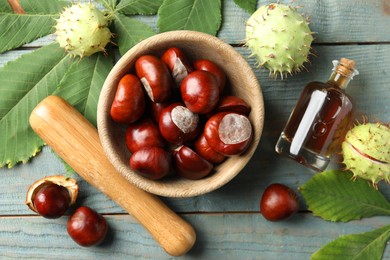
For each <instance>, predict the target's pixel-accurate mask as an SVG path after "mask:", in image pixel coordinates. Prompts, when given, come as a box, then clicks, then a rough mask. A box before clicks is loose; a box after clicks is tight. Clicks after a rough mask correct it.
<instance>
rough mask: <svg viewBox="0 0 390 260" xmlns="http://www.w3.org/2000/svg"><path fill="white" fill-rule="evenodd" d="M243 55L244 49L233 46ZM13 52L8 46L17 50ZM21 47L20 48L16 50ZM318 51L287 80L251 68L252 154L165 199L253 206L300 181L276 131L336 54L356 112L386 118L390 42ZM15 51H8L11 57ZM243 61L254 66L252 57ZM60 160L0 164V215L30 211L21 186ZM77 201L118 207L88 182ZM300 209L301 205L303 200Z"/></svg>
mask: <svg viewBox="0 0 390 260" xmlns="http://www.w3.org/2000/svg"><path fill="white" fill-rule="evenodd" d="M238 50H239V51H240V52H241V53H242V54H243V55H244V56H247V55H249V52H248V51H247V50H246V49H244V48H238ZM19 52H20V51H18V52H16V51H15V52H11V53H10V54H12V53H14V54H15V55H18V54H19ZM21 52H23V53H24V51H21ZM316 52H317V55H318V57H317V58H312V65H310V66H308V69H309V72H302V73H300V74H296V75H294V76H292V77H289V78H288V79H287V80H283V81H281V80H273V79H269V78H268V73H267V72H266V71H263V70H258V69H256V70H255V71H256V74H257V77H258V79H259V81H260V84H261V86H262V90H263V94H264V100H265V105H266V106H265V107H266V109H265V111H266V116H265V120H266V121H265V127H264V132H263V136H262V139H261V142H260V145H259V148H258V149H257V151H256V153H255V155H254V156H253V158H252V160H251V161H250V163H249V164H248V165H247V166H246V167H245V168H244V170H243V171H242V172H241V173H240V174H239V175H238V176H237V177H236V178H235V179H234V180H232V181H231V182H230V183H228V184H227V185H226V186H225V187H222V188H220V189H219V190H217V191H215V192H212V193H210V194H207V195H204V196H199V197H195V198H188V199H165V198H164V201H165V202H167V203H168V204H169V205H170V206H171V207H172V208H173V209H174V210H176V211H179V212H199V211H201V212H210V211H211V212H220V211H258V210H259V206H258V205H259V200H260V197H261V194H262V191H263V190H264V188H265V187H266V186H268V185H269V184H271V183H273V182H276V181H277V182H281V183H284V184H286V185H288V186H290V187H292V188H294V189H296V188H297V187H299V186H300V185H302V184H304V183H305V182H306V181H307V180H308V179H309V178H310V177H311V176H312V175H313V172H311V171H310V170H308V169H307V168H305V167H303V166H301V165H299V164H297V163H295V162H294V161H292V160H289V159H286V158H282V157H280V156H278V155H277V154H276V153H275V152H274V146H275V143H276V141H277V138H278V135H279V134H280V132H281V131H282V129H283V126H284V124H285V122H286V120H287V118H288V116H289V113H290V112H291V110H292V108H293V106H294V104H295V102H296V99H297V98H298V95H299V93H300V91H301V90H302V88H303V87H304V85H306V84H307V83H308V82H309V81H313V80H319V81H326V80H327V78H328V74H329V73H330V70H331V66H332V64H331V60H332V59H338V58H340V57H343V56H345V57H349V58H353V59H356V61H357V68H358V69H359V70H360V75H359V76H356V77H355V79H354V80H353V81H352V82H351V83H350V86H349V87H348V92H349V93H350V94H351V95H352V97H354V98H355V101H356V102H355V103H356V106H357V107H358V110H359V111H358V112H360V113H362V114H366V115H370V116H371V117H372V118H373V120H376V119H378V120H382V121H385V122H388V121H390V103H389V99H390V91H389V90H390V86H389V84H388V78H387V76H386V75H390V67H388V64H390V45H364V46H361V45H351V46H317V47H316ZM2 57H3V56H1V58H0V61H1V60H3V59H2ZM14 57H15V56H12V55H11V56H10V57H9V58H10V59H12V58H14ZM249 63H250V64H251V65H252V66H253V67H254V63H255V62H254V60H253V58H251V59H249ZM64 172H65V170H64V168H63V165H62V164H61V163H60V161H59V160H58V159H57V158H56V156H55V155H54V154H52V153H51V152H50V150H49V149H44V152H43V153H42V154H41V155H39V156H38V157H37V158H34V159H33V160H32V161H31V162H30V163H28V164H25V165H18V166H16V167H15V168H13V169H0V176H1V178H2V181H1V182H0V197H1V198H2V199H1V200H0V215H19V214H20V215H24V214H31V213H32V212H31V211H29V210H28V209H27V207H26V206H25V205H24V199H25V198H24V197H25V193H26V191H27V188H28V186H29V185H30V184H32V183H33V182H34V181H36V180H37V179H40V178H42V177H44V176H45V175H53V174H55V173H64ZM80 185H81V188H80V195H79V199H78V204H80V205H81V204H86V205H90V206H91V207H94V208H96V209H98V210H100V211H102V212H104V213H121V212H123V210H122V209H121V208H119V207H118V206H117V205H116V204H115V203H113V202H112V201H111V200H109V199H108V198H107V197H106V196H104V195H102V194H101V193H100V192H98V191H97V190H96V189H94V188H93V187H91V186H90V185H89V184H88V183H85V182H84V181H80ZM380 188H381V191H382V192H383V193H384V194H385V196H386V197H387V198H388V199H390V187H389V185H386V184H382V185H381V187H380ZM301 202H302V204H303V205H302V209H305V205H304V202H303V200H302V199H301Z"/></svg>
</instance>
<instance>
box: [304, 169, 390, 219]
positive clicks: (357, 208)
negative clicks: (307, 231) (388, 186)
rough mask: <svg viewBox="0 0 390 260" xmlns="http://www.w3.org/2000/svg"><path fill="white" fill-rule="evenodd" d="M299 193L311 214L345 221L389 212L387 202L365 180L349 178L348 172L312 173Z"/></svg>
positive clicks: (389, 205)
mask: <svg viewBox="0 0 390 260" xmlns="http://www.w3.org/2000/svg"><path fill="white" fill-rule="evenodd" d="M300 192H301V193H302V195H303V197H304V198H305V200H306V203H307V204H308V206H309V210H311V211H312V212H313V214H314V215H315V216H319V217H321V218H323V219H325V220H331V221H343V222H347V221H350V220H353V219H361V218H364V217H372V216H377V215H390V203H389V202H388V201H387V200H386V199H385V197H384V196H383V195H382V194H381V193H380V192H379V191H378V190H376V189H374V188H373V187H370V186H369V185H368V182H367V181H365V180H362V179H357V180H354V181H353V180H352V174H351V173H349V172H342V171H327V172H322V173H318V174H316V175H315V176H313V177H312V178H311V179H310V180H309V181H308V182H307V183H306V184H304V185H303V186H302V187H300Z"/></svg>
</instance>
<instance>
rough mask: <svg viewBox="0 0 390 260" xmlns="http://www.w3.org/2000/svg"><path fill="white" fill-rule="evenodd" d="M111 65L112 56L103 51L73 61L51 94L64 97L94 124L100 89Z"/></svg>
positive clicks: (112, 63)
mask: <svg viewBox="0 0 390 260" xmlns="http://www.w3.org/2000/svg"><path fill="white" fill-rule="evenodd" d="M113 66H114V60H113V57H112V56H105V55H104V54H103V53H98V54H95V55H92V56H91V57H88V58H84V59H82V60H81V61H80V62H76V63H73V64H72V65H71V66H70V67H69V70H68V71H67V72H66V74H65V76H64V77H63V79H62V81H61V83H60V85H59V87H58V88H57V90H56V91H55V92H54V93H53V94H54V95H59V96H61V97H63V98H65V99H66V100H67V101H68V102H69V103H70V104H72V105H73V106H74V107H75V108H76V109H77V110H78V111H80V113H81V114H83V115H84V116H85V117H86V118H87V119H88V120H89V121H90V122H91V123H92V124H93V125H95V126H96V116H97V114H96V112H97V103H98V99H99V94H100V90H101V88H102V86H103V83H104V80H105V79H106V77H107V75H108V73H109V72H110V70H111V69H112V67H113Z"/></svg>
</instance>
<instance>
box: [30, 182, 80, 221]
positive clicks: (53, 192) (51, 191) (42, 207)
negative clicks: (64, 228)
mask: <svg viewBox="0 0 390 260" xmlns="http://www.w3.org/2000/svg"><path fill="white" fill-rule="evenodd" d="M77 194H78V185H77V182H76V180H75V179H73V178H67V177H65V176H62V175H54V176H47V177H44V178H42V179H40V180H38V181H36V182H34V183H33V184H32V185H31V186H30V187H29V189H28V191H27V195H26V205H27V206H28V207H29V208H30V209H31V210H33V211H34V212H36V213H38V214H39V215H41V216H42V217H44V218H50V219H53V218H59V217H61V216H62V215H64V213H65V212H66V210H67V209H68V208H69V207H70V206H71V205H73V204H74V203H75V202H76V198H77Z"/></svg>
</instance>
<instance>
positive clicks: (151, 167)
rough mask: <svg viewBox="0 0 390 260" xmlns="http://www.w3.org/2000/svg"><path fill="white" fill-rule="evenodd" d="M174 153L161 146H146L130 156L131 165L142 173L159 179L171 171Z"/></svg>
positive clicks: (153, 178) (147, 176)
mask: <svg viewBox="0 0 390 260" xmlns="http://www.w3.org/2000/svg"><path fill="white" fill-rule="evenodd" d="M171 163H172V154H171V153H170V152H168V151H166V150H164V149H162V148H160V147H144V148H141V149H139V150H138V151H136V152H135V153H133V155H132V156H131V157H130V167H131V168H132V169H133V170H135V171H137V172H138V173H139V174H140V175H142V176H144V177H146V178H149V179H152V180H158V179H161V178H162V177H164V176H166V175H167V174H168V173H169V172H170V171H171Z"/></svg>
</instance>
